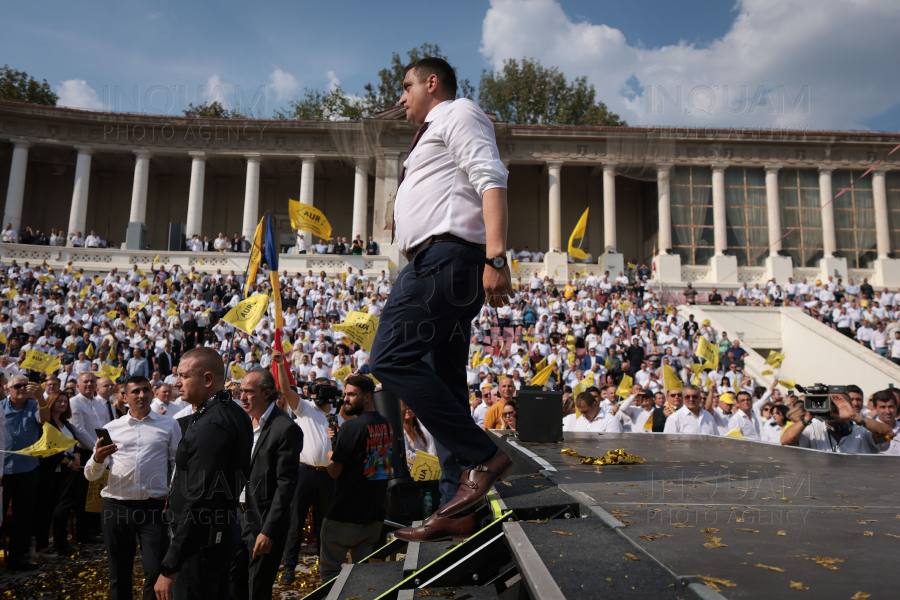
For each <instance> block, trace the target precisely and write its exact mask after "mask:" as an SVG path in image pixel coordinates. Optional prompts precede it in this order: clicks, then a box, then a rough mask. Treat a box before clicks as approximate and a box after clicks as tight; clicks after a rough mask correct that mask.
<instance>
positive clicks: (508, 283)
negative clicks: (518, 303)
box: [482, 265, 513, 308]
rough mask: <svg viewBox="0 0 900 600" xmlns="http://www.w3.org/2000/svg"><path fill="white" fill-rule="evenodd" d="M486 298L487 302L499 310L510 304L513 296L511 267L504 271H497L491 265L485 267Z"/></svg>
mask: <svg viewBox="0 0 900 600" xmlns="http://www.w3.org/2000/svg"><path fill="white" fill-rule="evenodd" d="M482 281H483V283H484V296H485V301H486V302H487V303H488V304H489V305H490V306H492V307H494V308H498V307H500V306H503V305H505V304H509V297H510V296H512V295H513V289H512V275H511V274H510V272H509V265H506V266H505V267H503V268H502V269H495V268H494V267H492V266H490V265H485V267H484V277H483V278H482Z"/></svg>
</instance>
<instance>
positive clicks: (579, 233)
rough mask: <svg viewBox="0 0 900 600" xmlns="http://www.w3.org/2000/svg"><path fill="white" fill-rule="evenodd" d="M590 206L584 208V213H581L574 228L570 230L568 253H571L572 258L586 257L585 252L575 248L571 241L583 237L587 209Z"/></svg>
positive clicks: (588, 209)
mask: <svg viewBox="0 0 900 600" xmlns="http://www.w3.org/2000/svg"><path fill="white" fill-rule="evenodd" d="M590 210H591V209H590V208H586V209H584V214H583V215H581V218H580V219H578V223H577V224H576V225H575V229H573V230H572V235H570V236H569V254H571V255H572V256H573V257H574V258H578V259H581V260H584V259H585V258H587V257H588V256H587V253H585V251H584V250H582V249H581V248H576V247H575V246H574V245H573V243H572V242H574V241H575V240H576V239H579V238H583V237H584V232H585V229H586V228H587V218H588V211H590Z"/></svg>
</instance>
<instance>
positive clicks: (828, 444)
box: [797, 419, 878, 454]
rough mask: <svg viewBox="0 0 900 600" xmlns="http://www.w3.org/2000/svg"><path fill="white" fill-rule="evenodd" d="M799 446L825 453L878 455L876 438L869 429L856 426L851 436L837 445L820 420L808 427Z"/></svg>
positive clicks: (845, 437)
mask: <svg viewBox="0 0 900 600" xmlns="http://www.w3.org/2000/svg"><path fill="white" fill-rule="evenodd" d="M797 445H798V446H800V447H801V448H811V449H813V450H821V451H823V452H840V453H841V454H878V446H877V445H876V444H875V438H873V437H872V432H871V431H869V430H868V429H866V428H864V427H859V426H857V425H856V424H854V425H853V430H852V432H851V433H850V435H845V436H844V437H842V438H841V441H840V442H838V443H837V444H835V443H834V438H832V437H831V434H829V433H828V429H827V428H826V425H825V423H824V422H823V421H821V420H819V419H813V420H812V423H810V424H809V425H807V426H806V428H805V429H804V430H803V432H802V433H801V434H800V438H799V439H798V440H797Z"/></svg>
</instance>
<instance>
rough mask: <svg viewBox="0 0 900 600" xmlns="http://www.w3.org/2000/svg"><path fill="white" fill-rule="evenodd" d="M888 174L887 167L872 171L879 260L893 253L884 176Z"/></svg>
mask: <svg viewBox="0 0 900 600" xmlns="http://www.w3.org/2000/svg"><path fill="white" fill-rule="evenodd" d="M887 172H888V169H887V167H877V168H875V169H874V170H873V171H872V197H873V199H874V201H875V236H876V238H875V239H876V240H877V244H878V258H888V255H889V254H890V253H891V230H890V229H889V227H888V205H887V189H886V188H885V185H884V175H885V173H887Z"/></svg>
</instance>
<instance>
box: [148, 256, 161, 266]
mask: <svg viewBox="0 0 900 600" xmlns="http://www.w3.org/2000/svg"><path fill="white" fill-rule="evenodd" d="M158 262H159V254H157V255H156V256H154V257H153V264H152V265H150V266H151V267H155V266H156V263H158Z"/></svg>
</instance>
